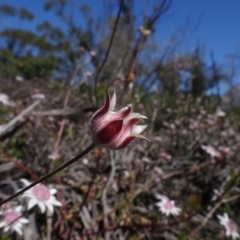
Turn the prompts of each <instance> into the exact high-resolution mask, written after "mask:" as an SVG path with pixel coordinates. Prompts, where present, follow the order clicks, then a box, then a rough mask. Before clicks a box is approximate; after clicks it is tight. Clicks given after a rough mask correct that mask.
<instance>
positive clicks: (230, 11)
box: [0, 0, 240, 82]
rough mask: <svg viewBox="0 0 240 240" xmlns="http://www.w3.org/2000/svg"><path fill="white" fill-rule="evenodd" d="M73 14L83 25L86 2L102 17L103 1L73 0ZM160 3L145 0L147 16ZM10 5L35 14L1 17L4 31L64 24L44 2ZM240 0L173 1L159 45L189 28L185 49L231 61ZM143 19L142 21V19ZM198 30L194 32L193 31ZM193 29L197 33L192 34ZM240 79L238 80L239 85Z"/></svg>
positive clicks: (138, 2) (138, 0) (238, 43)
mask: <svg viewBox="0 0 240 240" xmlns="http://www.w3.org/2000/svg"><path fill="white" fill-rule="evenodd" d="M69 1H70V2H71V4H70V6H69V9H68V11H69V13H73V14H74V19H75V20H76V21H79V23H80V24H81V18H79V15H78V12H77V9H78V6H79V5H80V4H82V3H87V4H89V5H90V7H91V9H92V12H93V13H94V14H96V15H97V16H99V15H100V14H104V13H103V11H102V9H103V2H104V1H101V0H91V1H86V0H69ZM143 2H144V0H135V9H136V13H139V14H141V16H142V12H143ZM156 2H158V0H145V4H146V13H150V10H151V7H152V6H153V5H154V3H156ZM3 3H7V4H11V5H13V6H15V7H26V8H28V9H29V10H30V11H32V12H33V13H34V14H35V19H34V22H33V23H27V22H21V23H19V21H16V20H14V19H11V18H7V19H6V18H4V17H3V16H0V30H2V29H3V28H5V27H13V26H14V27H24V28H28V29H34V28H35V26H36V23H40V22H41V21H42V20H44V19H48V20H50V21H51V22H52V23H53V24H56V25H59V24H60V23H61V22H60V21H59V20H58V18H57V17H55V16H54V14H52V13H51V12H47V13H46V12H45V11H44V9H43V6H44V0H21V1H20V0H10V1H9V0H0V4H3ZM239 11H240V1H239V0H173V3H172V5H171V7H170V10H169V11H168V12H167V13H166V15H164V16H163V18H162V20H160V21H159V22H158V25H157V26H156V32H155V35H154V36H153V37H154V39H155V40H156V41H158V42H159V43H164V42H166V41H167V40H168V39H169V38H170V36H172V35H173V34H174V33H175V32H176V30H177V29H179V28H181V27H184V26H186V25H187V26H188V28H189V31H188V32H187V33H186V36H183V38H184V45H183V46H182V50H183V51H185V50H187V51H188V50H193V49H194V47H195V46H196V45H197V44H198V45H200V46H203V47H204V52H205V57H206V59H207V60H210V57H209V56H210V51H213V52H214V56H215V59H216V61H217V62H218V63H225V62H227V58H226V55H227V54H238V53H239V50H240V14H239ZM141 18H142V17H140V18H139V19H140V20H141ZM193 29H194V30H193ZM191 30H193V31H191ZM236 81H238V79H235V82H236Z"/></svg>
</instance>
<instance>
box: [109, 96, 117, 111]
mask: <svg viewBox="0 0 240 240" xmlns="http://www.w3.org/2000/svg"><path fill="white" fill-rule="evenodd" d="M116 101H117V97H116V93H115V92H113V96H112V98H111V100H110V108H109V110H110V111H113V110H114V109H115V106H116Z"/></svg>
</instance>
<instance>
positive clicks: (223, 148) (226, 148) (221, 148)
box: [218, 146, 230, 155]
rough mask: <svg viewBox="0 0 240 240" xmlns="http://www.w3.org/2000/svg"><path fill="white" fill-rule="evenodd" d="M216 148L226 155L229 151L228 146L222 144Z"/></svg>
mask: <svg viewBox="0 0 240 240" xmlns="http://www.w3.org/2000/svg"><path fill="white" fill-rule="evenodd" d="M218 150H219V151H220V152H221V153H222V154H224V155H227V154H228V153H229V151H230V148H229V147H224V146H219V147H218Z"/></svg>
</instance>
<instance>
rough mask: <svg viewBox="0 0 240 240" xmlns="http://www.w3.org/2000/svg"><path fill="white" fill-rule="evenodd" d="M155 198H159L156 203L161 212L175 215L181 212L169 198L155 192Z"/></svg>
mask: <svg viewBox="0 0 240 240" xmlns="http://www.w3.org/2000/svg"><path fill="white" fill-rule="evenodd" d="M156 198H157V199H159V200H160V201H159V202H157V203H156V205H157V206H158V207H159V210H160V211H161V212H162V213H163V214H166V215H167V216H168V215H170V214H172V215H176V216H177V215H179V213H180V212H181V208H178V207H176V206H175V203H174V201H172V200H170V199H169V198H168V197H167V196H164V195H160V194H156Z"/></svg>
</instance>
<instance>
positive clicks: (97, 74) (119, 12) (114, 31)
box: [95, 0, 124, 105]
mask: <svg viewBox="0 0 240 240" xmlns="http://www.w3.org/2000/svg"><path fill="white" fill-rule="evenodd" d="M123 3H124V0H121V3H120V7H119V9H118V14H117V19H116V22H115V24H114V28H113V32H112V36H111V39H110V42H109V45H108V49H107V52H106V55H105V58H104V60H103V62H102V65H101V66H100V67H99V69H98V70H97V73H96V77H95V98H96V105H97V80H98V76H99V74H100V72H101V71H102V69H103V67H104V65H105V63H106V61H107V59H108V55H109V52H110V50H111V47H112V43H113V40H114V37H115V33H116V30H117V25H118V22H119V18H120V14H121V11H122V8H123Z"/></svg>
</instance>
